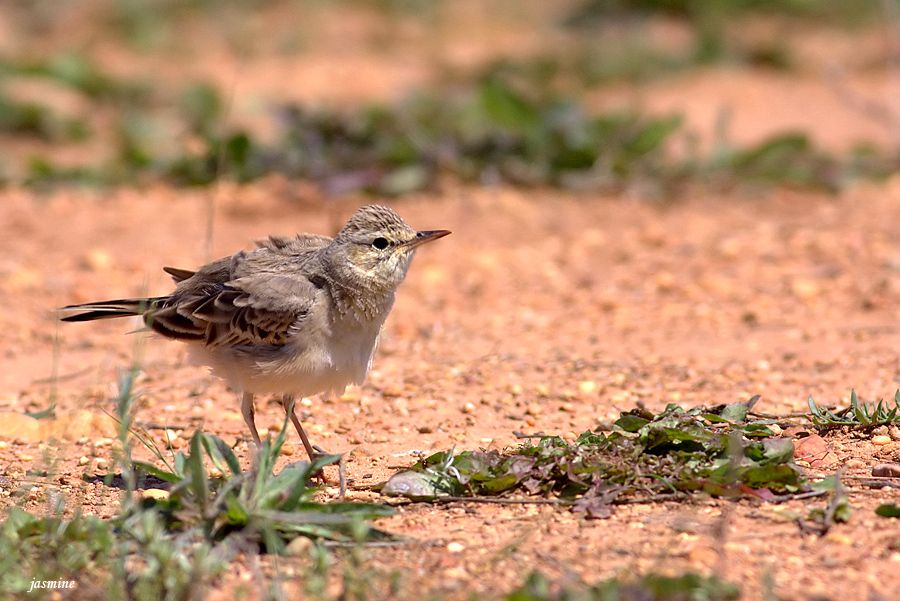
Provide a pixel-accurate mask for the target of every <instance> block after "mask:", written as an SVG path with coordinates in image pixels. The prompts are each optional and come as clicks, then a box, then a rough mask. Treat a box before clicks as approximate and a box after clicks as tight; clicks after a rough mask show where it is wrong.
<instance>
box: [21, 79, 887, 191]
mask: <svg viewBox="0 0 900 601" xmlns="http://www.w3.org/2000/svg"><path fill="white" fill-rule="evenodd" d="M180 106H181V107H182V109H181V110H182V119H183V120H184V121H185V123H186V124H187V128H188V130H189V131H190V132H191V133H192V136H193V138H194V140H195V141H196V142H197V143H196V144H194V146H195V147H196V150H191V151H188V150H186V149H185V148H184V147H182V146H179V145H177V144H176V145H175V146H172V145H171V139H170V140H169V143H168V145H169V146H170V149H169V151H168V152H166V151H164V150H162V151H161V150H159V149H160V148H161V147H165V144H161V143H160V140H161V139H162V138H165V136H162V138H161V131H160V130H159V129H158V128H157V127H150V124H151V123H152V119H150V117H149V116H148V115H146V114H143V116H141V114H130V115H126V116H123V119H122V121H121V123H120V128H119V134H118V149H119V152H118V155H117V157H116V158H115V159H114V160H113V162H112V163H110V164H108V165H106V166H95V167H87V168H75V169H65V168H55V167H54V166H53V165H52V163H50V162H49V161H46V160H43V161H38V162H33V163H32V167H31V172H30V176H29V181H30V182H31V183H41V182H53V181H56V182H62V181H79V179H80V178H84V181H86V182H88V183H91V182H93V183H104V182H107V183H108V182H117V181H118V182H127V181H133V180H134V179H136V178H141V179H146V178H147V177H157V178H159V177H161V178H164V179H167V180H169V181H172V182H174V183H176V184H178V185H208V184H210V183H212V182H214V181H215V180H216V179H218V178H230V179H234V180H237V181H241V182H247V181H252V180H254V179H256V178H259V177H262V176H265V175H268V174H272V173H279V174H282V175H284V176H286V177H289V178H300V179H307V180H312V181H315V182H317V183H318V184H319V186H320V187H321V189H322V191H323V192H324V193H325V194H327V195H340V194H345V193H348V192H356V191H365V192H370V193H374V194H378V195H389V196H397V195H402V194H407V193H410V192H415V191H419V190H423V189H427V188H430V187H434V186H437V185H438V182H439V180H440V178H441V177H442V176H444V175H448V174H449V175H452V176H454V177H456V178H459V179H461V180H464V181H472V182H476V183H507V184H511V185H517V186H552V187H558V188H568V189H575V190H604V191H611V192H614V191H618V190H622V189H625V188H629V187H634V186H637V187H639V188H641V189H643V190H645V191H651V193H652V195H656V196H660V195H662V196H667V195H672V194H676V193H677V192H678V191H679V190H681V189H683V188H684V187H685V186H688V185H690V184H692V183H700V184H707V185H713V186H715V187H717V188H725V187H734V186H740V185H745V184H752V185H760V184H762V185H767V186H768V185H790V186H797V187H804V188H819V189H823V190H828V191H836V190H839V189H841V188H842V187H843V186H845V185H847V184H848V183H849V182H852V181H855V180H857V179H862V178H879V177H883V176H885V175H886V174H888V173H889V172H890V170H891V169H892V168H893V167H894V166H895V164H896V162H897V161H896V160H895V159H893V158H892V157H890V156H884V155H880V154H878V153H875V152H872V151H868V152H859V153H855V154H851V155H849V156H848V157H837V156H834V155H831V154H828V153H826V152H824V151H822V150H821V149H819V148H817V147H815V145H813V143H812V142H811V141H810V140H809V139H808V138H807V137H806V136H804V135H802V134H785V135H781V136H775V137H773V138H771V139H769V140H766V141H764V142H762V143H760V144H758V145H756V146H753V147H749V148H734V147H731V146H728V145H724V144H720V145H719V146H718V147H717V148H716V149H715V151H714V152H713V153H711V154H710V155H708V156H707V155H703V154H699V153H694V154H690V153H689V154H688V155H687V156H685V155H684V154H683V153H682V154H680V155H679V154H678V153H675V152H673V150H672V149H673V147H674V145H675V144H676V140H679V139H681V138H683V137H684V132H683V131H682V125H681V120H680V119H679V118H678V117H677V116H673V117H652V118H651V117H645V116H640V115H635V114H616V113H607V114H592V113H590V112H589V111H586V110H585V109H583V108H582V107H581V105H580V104H579V102H577V100H576V99H575V98H573V97H571V96H567V95H561V94H557V93H554V92H552V91H550V90H549V89H542V88H541V89H535V88H533V87H529V85H527V84H525V85H522V84H521V82H517V81H516V80H515V78H510V77H507V76H506V75H505V74H504V73H503V72H491V73H488V74H487V75H485V76H484V77H483V78H482V79H481V80H480V81H478V82H477V83H476V84H474V85H470V86H467V87H464V89H462V90H461V91H457V92H456V93H447V94H444V95H438V94H434V93H429V94H414V95H412V96H410V97H409V98H407V99H406V100H405V101H403V102H401V103H399V104H397V105H393V106H370V107H366V108H362V109H357V110H352V111H348V112H344V113H335V112H331V111H325V110H317V109H310V108H309V107H305V106H302V105H297V104H293V105H286V106H282V107H280V108H279V109H278V111H277V119H278V120H279V122H280V125H279V127H278V128H276V130H277V131H278V132H279V137H278V138H277V139H275V140H261V139H259V138H258V137H255V136H254V135H253V134H252V132H249V131H244V130H234V129H228V128H226V127H224V126H223V125H222V124H221V118H220V117H219V115H221V111H222V106H223V103H222V101H221V99H220V98H219V96H218V94H217V93H216V91H215V89H214V88H211V87H209V86H203V85H198V86H194V87H193V88H191V89H190V90H188V91H187V92H186V93H185V94H184V96H183V97H182V100H181V103H180ZM170 138H171V137H170Z"/></svg>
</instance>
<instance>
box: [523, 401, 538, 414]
mask: <svg viewBox="0 0 900 601" xmlns="http://www.w3.org/2000/svg"><path fill="white" fill-rule="evenodd" d="M525 413H527V414H528V415H540V414H541V406H540V405H539V404H538V403H530V404H529V405H528V408H527V409H525Z"/></svg>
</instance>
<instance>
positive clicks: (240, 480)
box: [135, 422, 393, 553]
mask: <svg viewBox="0 0 900 601" xmlns="http://www.w3.org/2000/svg"><path fill="white" fill-rule="evenodd" d="M286 423H287V422H285V426H286ZM285 436H286V427H282V429H281V431H280V432H279V434H278V436H277V437H276V439H275V440H274V441H268V440H267V441H265V442H263V444H262V446H261V447H260V449H259V450H258V454H257V459H256V461H255V463H254V465H253V467H252V469H251V470H249V471H247V472H243V471H241V468H240V464H239V463H238V460H237V458H236V457H235V455H234V453H233V452H232V451H231V449H230V448H229V447H228V445H227V444H225V442H224V441H223V440H222V439H220V438H218V437H216V436H212V435H209V434H205V433H203V432H201V431H197V432H195V433H194V435H193V436H192V437H191V440H190V452H189V453H188V454H187V455H186V454H184V453H182V452H178V453H177V454H176V455H175V457H174V461H173V462H172V464H171V465H168V462H167V468H166V469H160V468H157V467H155V466H153V465H151V464H147V463H142V462H135V467H137V468H138V469H140V470H142V471H145V472H146V473H148V474H150V475H153V476H156V477H157V478H160V479H161V480H164V481H166V482H169V483H170V484H171V489H170V490H169V495H168V497H167V498H165V499H161V500H160V499H144V501H143V503H142V506H141V510H142V511H143V510H146V509H151V508H152V509H155V510H156V511H158V512H159V513H160V515H161V516H162V517H163V518H164V520H165V523H166V525H167V527H168V528H169V529H171V530H175V531H185V530H189V529H191V528H198V529H199V530H200V531H201V532H202V533H203V535H204V537H205V538H206V539H208V540H210V541H221V540H224V539H225V538H227V537H228V536H231V535H237V534H240V535H241V536H243V537H245V538H246V537H249V538H251V539H252V540H254V541H256V542H258V543H259V544H261V545H262V546H263V547H264V548H265V550H266V551H268V552H273V553H278V552H281V551H283V550H284V547H285V545H286V544H287V543H288V542H290V540H291V539H293V538H294V537H296V536H301V535H302V536H309V537H314V538H323V539H328V540H342V541H354V540H365V539H371V538H385V537H387V535H386V534H385V533H383V532H381V531H379V530H377V529H374V528H371V527H369V526H367V525H366V524H365V521H366V520H369V519H372V518H377V517H382V516H387V515H391V514H392V513H393V510H392V509H391V508H389V507H384V506H380V505H372V504H359V503H317V502H315V501H313V495H314V493H315V492H316V490H317V489H316V488H314V487H311V486H309V479H310V477H311V476H312V475H313V474H315V473H317V472H318V471H320V470H321V469H322V468H323V467H325V466H327V465H333V464H335V463H336V462H337V461H339V460H340V456H339V455H326V456H323V457H320V458H317V459H316V460H315V461H313V462H312V463H309V462H305V461H301V462H297V463H294V464H291V465H288V466H286V467H284V468H283V469H282V470H281V471H280V472H279V473H277V474H274V473H273V470H274V467H275V461H276V460H277V458H278V455H279V454H280V452H281V448H282V446H283V444H284V440H285ZM158 457H159V458H160V459H162V458H163V456H162V454H161V453H160V454H159V455H158ZM205 459H206V460H209V461H210V462H211V463H212V464H213V465H214V466H215V467H216V468H217V469H218V470H219V471H220V472H221V473H223V474H225V475H224V476H223V477H221V478H214V479H210V478H209V477H208V475H207V470H206V466H205V463H204V460H205Z"/></svg>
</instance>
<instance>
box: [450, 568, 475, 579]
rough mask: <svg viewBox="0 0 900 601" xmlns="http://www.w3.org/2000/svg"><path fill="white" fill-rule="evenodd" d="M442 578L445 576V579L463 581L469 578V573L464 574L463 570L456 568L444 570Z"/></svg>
mask: <svg viewBox="0 0 900 601" xmlns="http://www.w3.org/2000/svg"><path fill="white" fill-rule="evenodd" d="M444 576H446V577H447V578H452V579H454V580H464V579H466V578H468V577H469V573H468V572H466V570H465V568H463V567H460V566H456V567H453V568H448V569H447V570H445V571H444Z"/></svg>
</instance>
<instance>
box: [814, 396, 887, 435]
mask: <svg viewBox="0 0 900 601" xmlns="http://www.w3.org/2000/svg"><path fill="white" fill-rule="evenodd" d="M808 403H809V412H810V416H811V420H812V423H813V425H814V426H815V427H816V428H818V429H819V430H833V429H836V428H855V429H861V430H871V429H873V428H876V427H878V426H884V425H891V424H900V390H897V391H896V392H895V393H894V406H893V407H891V406H890V405H889V403H887V402H885V401H884V400H883V399H881V400H879V401H878V402H876V403H871V404H870V403H861V402H860V400H859V397H858V396H857V395H856V391H855V390H851V391H850V406H849V407H845V408H843V409H839V410H837V411H832V410H830V409H828V408H826V407H819V406H818V405H817V404H816V402H815V400H813V398H812V397H811V396H810V397H809V400H808Z"/></svg>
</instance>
